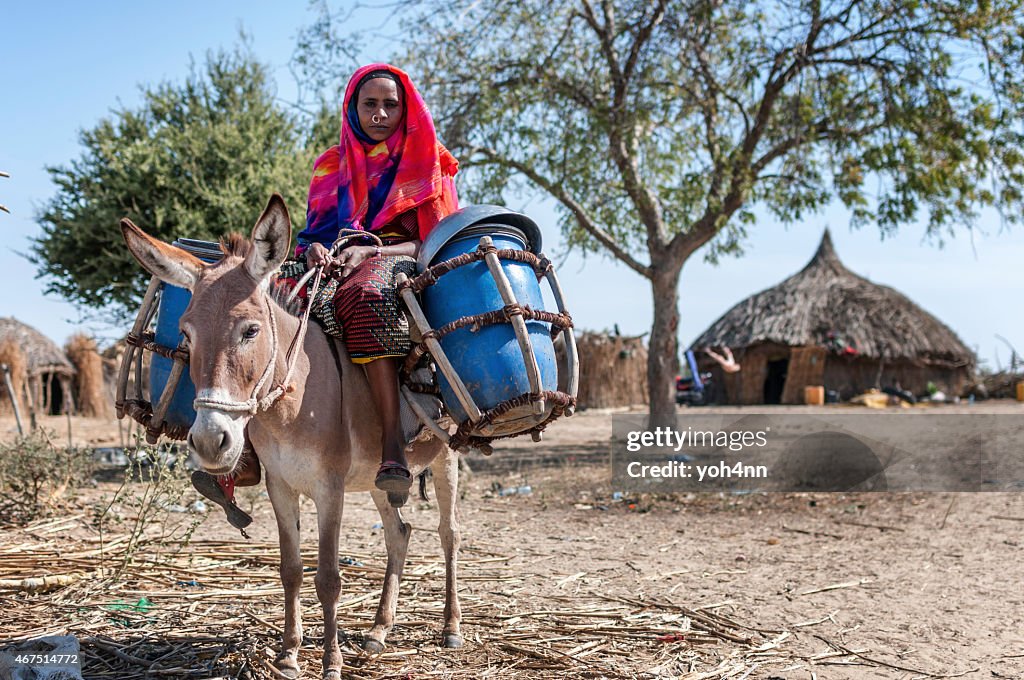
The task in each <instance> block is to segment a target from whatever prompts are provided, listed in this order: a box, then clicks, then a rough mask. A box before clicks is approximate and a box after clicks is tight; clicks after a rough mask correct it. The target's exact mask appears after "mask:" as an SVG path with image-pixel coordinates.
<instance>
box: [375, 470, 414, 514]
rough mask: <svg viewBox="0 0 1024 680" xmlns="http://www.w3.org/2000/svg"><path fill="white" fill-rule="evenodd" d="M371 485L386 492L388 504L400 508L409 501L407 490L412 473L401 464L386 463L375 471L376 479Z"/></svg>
mask: <svg viewBox="0 0 1024 680" xmlns="http://www.w3.org/2000/svg"><path fill="white" fill-rule="evenodd" d="M373 485H374V486H375V487H377V488H378V489H380V490H381V491H387V492H388V503H389V504H390V505H391V506H392V507H394V508H400V507H402V506H403V505H405V504H406V502H407V501H408V500H409V489H411V488H412V473H411V472H409V468H407V467H406V466H404V465H402V464H401V463H395V462H393V461H387V462H385V463H381V466H380V468H379V469H378V470H377V478H376V479H375V480H374V482H373Z"/></svg>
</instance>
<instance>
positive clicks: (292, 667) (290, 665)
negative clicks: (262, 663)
mask: <svg viewBox="0 0 1024 680" xmlns="http://www.w3.org/2000/svg"><path fill="white" fill-rule="evenodd" d="M274 671H275V672H276V674H277V677H279V678H284V679H285V680H298V677H299V664H298V663H297V662H296V661H294V660H291V659H279V660H277V661H275V662H274Z"/></svg>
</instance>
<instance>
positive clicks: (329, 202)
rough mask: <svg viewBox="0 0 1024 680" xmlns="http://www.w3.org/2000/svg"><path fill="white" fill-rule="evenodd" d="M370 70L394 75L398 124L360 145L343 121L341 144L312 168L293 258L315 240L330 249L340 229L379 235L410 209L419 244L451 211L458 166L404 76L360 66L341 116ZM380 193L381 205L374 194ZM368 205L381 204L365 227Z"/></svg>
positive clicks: (350, 126)
mask: <svg viewBox="0 0 1024 680" xmlns="http://www.w3.org/2000/svg"><path fill="white" fill-rule="evenodd" d="M376 70H384V71H389V72H391V73H393V74H394V75H395V76H397V78H398V79H399V81H400V83H401V88H402V90H403V91H404V94H405V112H404V114H403V121H402V124H401V126H400V128H399V130H398V131H396V132H395V133H394V134H393V135H391V137H389V138H388V139H386V140H385V141H383V142H380V143H372V142H371V143H367V142H365V141H361V140H360V138H359V137H360V135H358V134H357V131H356V130H355V129H353V127H354V126H353V121H352V120H351V117H350V116H349V115H345V116H343V117H342V125H341V138H340V143H339V144H338V145H337V146H333V147H331V148H330V149H328V150H327V151H326V152H325V153H324V154H323V155H321V156H320V157H319V158H318V159H317V160H316V163H315V164H314V166H313V177H312V180H311V182H310V186H309V210H308V213H307V217H306V228H305V229H304V230H303V231H302V232H301V233H300V234H299V247H298V248H297V249H296V254H301V253H302V252H303V251H304V250H305V249H306V247H308V246H309V244H311V243H314V242H317V243H322V244H324V245H330V244H331V243H333V242H334V239H335V238H337V235H338V232H339V231H340V230H341V229H368V230H370V231H377V230H380V229H381V227H382V226H384V225H388V224H390V223H392V222H393V221H394V220H395V219H396V218H397V217H398V216H400V215H402V214H403V213H406V212H409V211H414V213H413V214H415V216H416V223H417V237H418V238H419V239H420V240H422V239H423V238H425V237H426V235H427V234H428V233H429V232H430V230H431V229H433V227H434V225H436V224H437V223H438V222H439V221H440V220H441V219H442V218H443V217H445V216H447V215H449V214H451V213H452V212H454V211H455V210H457V209H458V195H457V193H456V191H455V183H454V181H453V179H452V178H453V177H454V176H455V173H457V172H458V169H459V164H458V161H456V160H455V158H454V157H453V156H452V155H451V154H450V153H449V152H448V150H447V149H445V148H444V147H443V146H442V145H441V144H440V143H439V142H438V141H437V133H436V131H435V129H434V122H433V120H432V119H431V117H430V112H429V111H428V110H427V107H426V104H424V103H423V99H422V97H420V94H419V92H418V91H417V90H416V88H415V87H414V86H413V84H412V81H411V80H410V79H409V76H408V75H407V74H406V73H405V72H404V71H402V70H400V69H397V68H395V67H394V66H389V65H387V64H370V65H368V66H364V67H362V68H360V69H359V70H358V71H356V72H355V74H354V75H353V76H352V79H351V80H350V81H349V83H348V86H347V87H346V89H345V99H344V102H343V110H344V111H345V112H346V114H347V112H348V111H349V110H350V106H351V105H352V104H353V103H354V99H355V98H356V97H357V93H356V88H357V86H358V84H359V82H360V80H361V79H362V78H363V76H365V75H367V74H369V73H371V72H372V71H376ZM355 123H356V124H357V123H358V119H356V121H355ZM363 138H364V139H365V137H363ZM385 190H386V196H384V197H383V199H381V196H380V195H379V194H381V193H384V192H385ZM371 199H377V201H381V202H380V209H379V211H377V212H376V214H375V215H373V216H372V219H371V220H370V223H369V224H366V223H365V222H366V218H367V214H368V212H369V211H370V207H371ZM373 202H374V203H376V201H373ZM374 207H376V205H375V206H374Z"/></svg>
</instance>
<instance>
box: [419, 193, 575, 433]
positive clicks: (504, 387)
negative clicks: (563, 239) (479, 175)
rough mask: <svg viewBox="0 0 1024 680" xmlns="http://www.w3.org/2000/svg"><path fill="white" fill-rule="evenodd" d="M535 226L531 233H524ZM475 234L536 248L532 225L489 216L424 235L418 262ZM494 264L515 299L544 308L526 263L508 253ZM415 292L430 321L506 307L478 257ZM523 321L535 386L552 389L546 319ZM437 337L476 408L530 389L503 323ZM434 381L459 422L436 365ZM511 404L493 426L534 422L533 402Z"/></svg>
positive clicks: (463, 244) (466, 244) (554, 372)
mask: <svg viewBox="0 0 1024 680" xmlns="http://www.w3.org/2000/svg"><path fill="white" fill-rule="evenodd" d="M505 212H507V211H505ZM513 214H515V213H513ZM453 217H456V222H457V221H458V219H457V216H453ZM448 219H449V220H452V219H453V218H448ZM463 221H464V222H471V221H472V220H466V219H463ZM531 224H532V223H531ZM444 226H449V225H445V224H444V223H442V224H441V225H438V227H437V229H435V231H437V230H441V231H442V232H443V231H444V229H442V227H444ZM534 230H535V233H531V232H532V231H534ZM449 231H450V229H449ZM431 236H434V234H433V233H432V234H431ZM482 236H490V237H491V240H492V241H493V243H494V246H495V247H496V248H497V249H498V250H504V249H515V250H533V251H534V252H536V250H538V249H539V240H540V234H539V230H536V227H535V226H534V227H533V230H531V229H528V228H526V229H524V228H519V226H518V225H517V226H513V225H511V224H501V223H494V222H492V221H489V220H488V221H485V222H483V223H479V222H478V223H475V224H468V225H466V226H464V227H462V228H459V229H458V230H457V232H456V233H455V234H454V235H451V236H447V235H445V236H439V237H438V238H437V239H431V237H428V241H427V242H426V243H425V244H424V246H425V247H424V250H426V251H427V253H426V254H427V255H429V260H428V261H427V262H424V263H422V264H429V265H434V264H438V263H440V262H444V261H446V260H449V259H451V258H453V257H456V256H458V255H462V254H463V253H468V252H472V251H474V250H476V248H477V247H478V246H479V244H480V238H481V237H482ZM441 238H443V239H444V243H443V244H441V245H440V246H438V247H436V252H431V251H434V250H435V248H432V247H431V246H432V244H431V240H434V241H435V242H436V240H440V239H441ZM501 264H502V270H503V271H504V272H505V276H506V277H508V280H509V283H510V284H511V286H512V290H513V291H514V293H515V296H516V299H517V301H518V302H519V304H520V305H521V306H526V305H529V306H530V307H532V308H533V309H535V310H543V309H544V300H543V297H542V294H541V289H540V285H539V283H538V281H537V276H536V274H534V271H533V268H532V267H530V266H529V265H528V264H525V263H521V262H515V261H511V260H502V263H501ZM422 295H423V297H422V303H423V312H424V315H425V316H426V317H427V321H428V322H429V323H430V326H431V328H440V327H441V326H443V325H445V324H447V323H450V322H452V321H455V320H456V319H459V318H461V317H464V316H472V315H476V314H482V313H485V312H490V311H494V310H500V309H502V308H503V307H504V306H505V303H504V301H503V300H502V299H501V295H500V293H499V292H498V288H497V286H496V285H495V283H494V279H493V278H492V276H491V273H490V271H489V270H488V268H487V264H486V263H485V262H482V261H479V262H473V263H471V264H468V265H464V266H462V267H459V268H457V269H455V270H453V271H451V272H450V273H447V274H445V275H443V276H441V277H439V278H438V280H437V283H435V284H434V285H432V286H429V287H428V288H426V289H425V290H424V291H423V294H422ZM526 328H527V330H528V332H529V337H530V343H531V345H532V348H533V355H534V357H535V358H536V361H537V367H538V368H539V369H540V379H541V389H542V390H551V391H554V390H557V389H558V368H557V365H556V362H555V350H554V346H553V344H552V341H551V326H550V324H548V323H545V322H542V321H527V322H526ZM440 342H441V348H442V349H443V350H444V352H445V354H446V355H447V357H448V360H449V361H450V362H451V364H452V366H453V368H454V369H455V372H456V373H457V374H458V376H459V378H460V379H461V380H462V381H463V383H465V385H466V388H467V389H468V391H469V393H470V395H471V396H472V397H473V400H474V401H475V402H476V405H477V406H478V407H479V408H480V410H481V411H487V410H488V409H491V408H494V407H495V406H497V405H498V404H500V403H501V402H503V401H507V400H509V399H512V398H514V397H517V396H519V395H522V394H526V393H529V392H531V391H532V390H531V388H530V382H529V379H528V377H527V370H526V362H525V360H524V358H523V353H522V351H521V349H520V347H519V342H518V341H517V340H516V335H515V331H514V330H513V328H512V325H511V324H510V323H500V324H495V325H490V326H483V327H481V328H479V329H478V330H476V331H474V330H472V328H471V327H465V328H460V329H458V330H455V331H452V332H451V333H449V334H448V335H446V336H444V337H443V338H442V339H441V341H440ZM438 381H439V383H440V388H441V396H442V399H443V401H444V403H445V406H446V407H447V408H448V411H449V413H450V414H451V415H452V416H453V417H454V418H455V419H456V420H457V421H458V422H464V421H465V420H467V419H468V417H469V416H468V414H467V413H466V412H465V410H464V409H463V408H462V405H461V404H460V403H459V400H458V398H457V397H456V396H455V392H454V390H453V389H452V386H451V385H450V384H449V382H448V380H447V379H445V377H444V375H443V374H442V373H441V372H438ZM548 410H550V406H549V408H548ZM518 411H519V413H516V412H512V413H509V414H508V417H507V418H505V419H503V420H502V425H501V426H500V427H499V428H498V429H496V430H494V432H493V433H494V434H499V433H507V432H515V431H522V430H523V429H524V428H526V429H528V427H526V426H529V427H532V426H533V425H534V424H536V422H535V421H537V420H538V417H537V414H536V412H535V411H533V409H532V408H525V409H518ZM516 421H520V422H518V423H517V422H516ZM517 428H518V429H517Z"/></svg>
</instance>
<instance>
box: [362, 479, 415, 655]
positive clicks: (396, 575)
mask: <svg viewBox="0 0 1024 680" xmlns="http://www.w3.org/2000/svg"><path fill="white" fill-rule="evenodd" d="M370 495H371V496H372V497H373V502H374V504H375V505H376V506H377V512H379V513H380V521H381V523H382V524H383V525H384V545H385V547H386V548H387V551H388V566H387V569H386V570H385V572H384V588H383V590H381V593H380V603H379V604H378V605H377V615H376V616H375V617H374V619H373V628H371V629H370V630H369V632H368V633H367V634H366V641H365V642H364V643H363V648H364V649H365V650H366V651H368V652H373V653H374V654H376V653H379V652H382V651H384V639H385V638H386V637H387V634H388V633H389V632H391V627H392V626H393V625H395V610H396V609H397V607H398V584H399V583H400V582H401V580H402V570H403V569H405V556H406V554H407V553H408V551H409V536H410V535H411V534H412V525H410V524H406V523H405V522H404V521H403V520H402V515H401V513H400V512H399V510H398V508H396V507H393V506H392V505H391V503H390V502H389V501H388V494H387V493H385V492H383V491H377V490H374V491H372V492H371V493H370Z"/></svg>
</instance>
